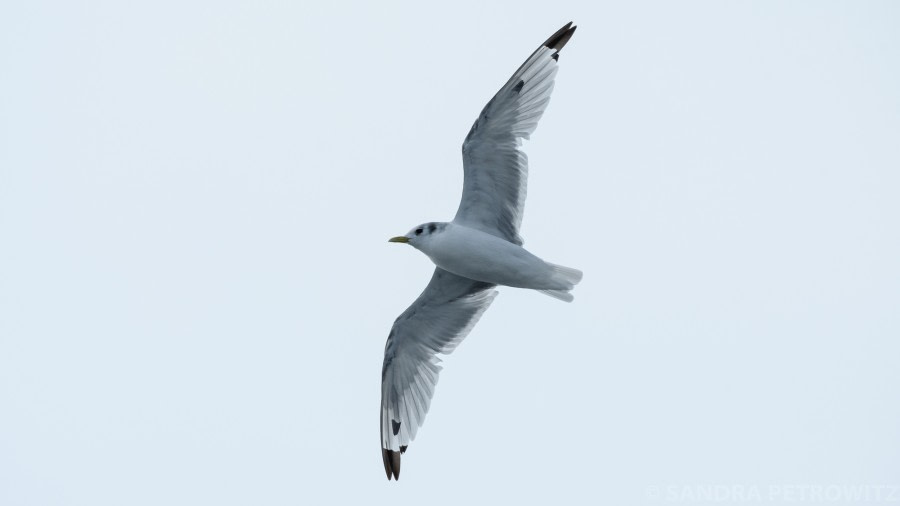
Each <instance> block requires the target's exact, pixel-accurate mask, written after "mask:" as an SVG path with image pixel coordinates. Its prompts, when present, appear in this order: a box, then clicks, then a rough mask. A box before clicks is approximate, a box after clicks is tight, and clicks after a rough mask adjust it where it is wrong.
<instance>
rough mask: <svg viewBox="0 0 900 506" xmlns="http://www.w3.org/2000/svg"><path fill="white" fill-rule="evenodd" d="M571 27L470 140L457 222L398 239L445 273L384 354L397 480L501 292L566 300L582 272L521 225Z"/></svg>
mask: <svg viewBox="0 0 900 506" xmlns="http://www.w3.org/2000/svg"><path fill="white" fill-rule="evenodd" d="M573 33H575V27H574V26H572V23H571V22H570V23H568V24H566V26H564V27H562V28H560V29H559V31H557V32H556V33H554V34H553V35H551V36H550V38H549V39H547V41H546V42H544V43H543V44H542V45H541V46H540V47H539V48H537V50H536V51H535V52H534V53H532V55H531V56H530V57H529V58H528V59H527V60H525V63H523V64H522V66H521V67H519V70H517V71H516V72H515V73H514V74H513V75H512V77H511V78H510V79H509V81H507V82H506V84H505V85H503V87H502V88H500V91H498V92H497V94H496V95H494V98H492V99H491V101H490V102H488V104H487V105H486V106H485V107H484V110H482V111H481V114H480V115H479V116H478V119H477V120H475V124H474V125H472V129H471V130H470V131H469V135H467V136H466V140H465V141H464V142H463V146H462V154H463V171H464V173H465V180H464V182H463V193H462V200H461V201H460V203H459V209H458V210H457V212H456V216H455V217H454V218H453V221H451V222H448V223H445V222H434V223H425V224H422V225H419V226H418V227H416V228H414V229H412V230H411V231H409V233H407V234H406V235H403V236H399V237H394V238H392V239H390V242H399V243H406V244H409V245H410V246H412V247H414V248H416V249H418V250H419V251H421V252H422V253H425V254H426V255H428V257H429V258H431V260H432V261H433V262H434V264H435V265H436V266H437V267H436V268H435V270H434V275H433V276H432V277H431V282H430V283H428V286H427V287H425V291H424V292H422V294H421V295H419V298H418V299H416V301H415V302H413V303H412V305H411V306H409V308H408V309H407V310H406V311H404V312H403V314H401V315H400V316H399V317H398V318H397V320H396V321H394V326H393V327H392V328H391V333H390V334H389V335H388V338H387V344H386V345H385V347H384V366H383V367H382V369H381V456H382V458H383V460H384V471H385V473H387V477H388V480H390V479H391V478H392V477H393V478H395V479H399V478H400V454H402V453H404V452H405V451H406V447H407V445H409V442H410V441H412V440H413V439H415V437H416V431H417V430H418V429H419V427H420V426H421V425H422V422H423V421H424V420H425V414H426V413H427V412H428V406H429V404H430V403H431V397H432V396H433V395H434V387H435V385H436V384H437V380H438V372H440V370H441V367H440V365H438V364H439V363H440V359H438V358H437V354H438V353H442V354H448V353H450V352H452V351H453V349H454V348H456V346H457V345H459V343H460V342H461V341H462V340H463V338H465V337H466V335H467V334H468V333H469V331H470V330H472V327H474V326H475V323H476V322H477V321H478V319H479V318H480V317H481V315H482V313H484V311H485V310H486V309H487V308H488V306H490V305H491V302H492V301H493V300H494V297H496V296H497V291H496V290H495V289H494V288H495V287H496V286H497V285H505V286H514V287H518V288H530V289H533V290H538V291H541V292H543V293H545V294H547V295H550V296H552V297H555V298H557V299H560V300H564V301H566V302H571V301H572V299H573V297H572V294H570V293H569V291H570V290H571V289H572V288H573V287H574V286H575V285H576V284H577V283H578V282H579V281H581V271H579V270H577V269H571V268H569V267H563V266H560V265H555V264H551V263H549V262H545V261H543V260H541V259H540V258H538V257H536V256H535V255H533V254H531V253H529V252H528V251H527V250H525V248H523V247H522V238H521V237H520V236H519V225H520V224H521V223H522V210H523V209H522V208H523V206H524V204H525V191H526V186H527V178H528V157H527V156H525V153H524V152H522V150H521V149H519V147H520V145H521V144H522V139H528V138H529V136H530V135H531V133H532V132H534V130H535V128H537V124H538V120H539V119H540V118H541V115H543V114H544V109H546V107H547V103H548V102H549V101H550V93H551V92H552V91H553V80H554V78H555V77H556V70H557V60H559V51H560V50H561V49H562V48H563V46H565V45H566V42H568V41H569V39H570V38H572V34H573Z"/></svg>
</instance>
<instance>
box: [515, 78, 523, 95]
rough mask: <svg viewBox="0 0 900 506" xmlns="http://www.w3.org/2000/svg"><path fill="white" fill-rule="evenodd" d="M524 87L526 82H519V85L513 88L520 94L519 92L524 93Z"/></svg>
mask: <svg viewBox="0 0 900 506" xmlns="http://www.w3.org/2000/svg"><path fill="white" fill-rule="evenodd" d="M523 86H525V81H519V83H518V84H516V85H515V87H513V91H514V92H516V93H518V92H520V91H522V87H523Z"/></svg>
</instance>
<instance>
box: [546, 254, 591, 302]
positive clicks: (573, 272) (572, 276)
mask: <svg viewBox="0 0 900 506" xmlns="http://www.w3.org/2000/svg"><path fill="white" fill-rule="evenodd" d="M546 264H547V265H549V266H550V268H551V269H552V270H553V273H552V277H553V281H555V282H558V283H559V284H561V285H562V286H564V287H565V288H562V289H558V290H539V291H540V292H541V293H544V294H547V295H549V296H551V297H553V298H554V299H559V300H564V301H566V302H572V301H573V300H575V297H574V296H573V295H572V294H571V293H569V291H570V290H572V289H573V288H575V285H577V284H578V282H580V281H581V277H582V276H583V273H582V272H581V271H579V270H578V269H573V268H571V267H565V266H562V265H556V264H551V263H550V262H546Z"/></svg>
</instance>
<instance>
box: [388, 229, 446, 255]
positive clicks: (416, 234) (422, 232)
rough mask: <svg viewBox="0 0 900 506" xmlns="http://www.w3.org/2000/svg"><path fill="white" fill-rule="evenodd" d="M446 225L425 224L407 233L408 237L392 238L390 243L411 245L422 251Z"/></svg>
mask: <svg viewBox="0 0 900 506" xmlns="http://www.w3.org/2000/svg"><path fill="white" fill-rule="evenodd" d="M446 225H447V224H446V223H434V222H432V223H423V224H421V225H419V226H418V227H415V228H413V229H412V230H410V231H409V232H407V233H406V235H399V236H397V237H391V238H390V239H388V242H399V243H404V244H409V245H410V246H412V247H413V248H416V249H422V246H424V245H426V244H428V242H429V241H430V240H431V239H432V238H434V236H435V235H436V234H439V233H441V231H443V230H444V228H445V227H446Z"/></svg>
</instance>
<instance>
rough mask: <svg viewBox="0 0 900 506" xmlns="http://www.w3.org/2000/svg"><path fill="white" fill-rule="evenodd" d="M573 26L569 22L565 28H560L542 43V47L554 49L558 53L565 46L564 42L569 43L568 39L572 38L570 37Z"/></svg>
mask: <svg viewBox="0 0 900 506" xmlns="http://www.w3.org/2000/svg"><path fill="white" fill-rule="evenodd" d="M575 28H577V27H575V26H572V22H571V21H569V22H568V23H566V26H564V27H562V28H560V29H559V30H557V31H556V33H554V34H553V35H551V36H550V38H549V39H547V41H546V42H544V46H546V47H549V48H550V49H555V50H556V51H559V50H560V49H562V48H563V46H565V45H566V42H569V39H571V38H572V35H573V34H574V33H575Z"/></svg>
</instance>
